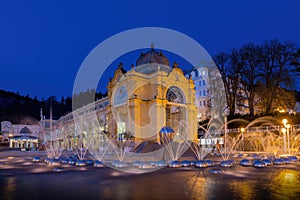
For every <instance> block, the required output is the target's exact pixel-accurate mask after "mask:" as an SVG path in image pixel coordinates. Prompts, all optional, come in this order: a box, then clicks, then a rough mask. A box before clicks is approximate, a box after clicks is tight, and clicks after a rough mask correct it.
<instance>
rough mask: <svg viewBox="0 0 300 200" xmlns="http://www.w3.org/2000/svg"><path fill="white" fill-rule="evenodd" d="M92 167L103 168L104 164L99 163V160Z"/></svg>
mask: <svg viewBox="0 0 300 200" xmlns="http://www.w3.org/2000/svg"><path fill="white" fill-rule="evenodd" d="M94 167H104V164H103V162H101V161H99V160H96V161H95V162H94Z"/></svg>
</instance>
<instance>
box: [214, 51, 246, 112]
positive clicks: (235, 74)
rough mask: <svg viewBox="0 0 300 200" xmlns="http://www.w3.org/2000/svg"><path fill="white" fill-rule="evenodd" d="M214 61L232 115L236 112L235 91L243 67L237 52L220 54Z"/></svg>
mask: <svg viewBox="0 0 300 200" xmlns="http://www.w3.org/2000/svg"><path fill="white" fill-rule="evenodd" d="M214 61H215V63H216V65H217V67H218V69H219V71H220V73H221V76H222V80H223V83H224V88H225V93H226V101H227V106H228V108H229V114H230V115H234V113H235V110H236V100H237V91H238V89H239V87H240V80H241V79H240V73H241V70H242V66H243V60H242V57H241V56H240V54H239V51H238V50H236V49H233V50H232V51H231V53H230V54H227V53H220V54H218V55H217V56H215V57H214Z"/></svg>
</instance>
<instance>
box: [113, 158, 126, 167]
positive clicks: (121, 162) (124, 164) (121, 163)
mask: <svg viewBox="0 0 300 200" xmlns="http://www.w3.org/2000/svg"><path fill="white" fill-rule="evenodd" d="M112 165H113V166H115V167H127V166H128V165H127V163H126V162H123V161H120V160H115V161H113V162H112Z"/></svg>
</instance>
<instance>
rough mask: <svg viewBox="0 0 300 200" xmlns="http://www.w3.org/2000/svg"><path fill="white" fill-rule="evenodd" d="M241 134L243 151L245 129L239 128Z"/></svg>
mask: <svg viewBox="0 0 300 200" xmlns="http://www.w3.org/2000/svg"><path fill="white" fill-rule="evenodd" d="M241 132H242V142H243V151H244V132H245V128H241Z"/></svg>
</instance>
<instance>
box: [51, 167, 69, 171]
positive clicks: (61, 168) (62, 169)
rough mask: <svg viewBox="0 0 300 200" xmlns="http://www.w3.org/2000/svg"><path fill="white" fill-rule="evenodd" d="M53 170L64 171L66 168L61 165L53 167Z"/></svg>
mask: <svg viewBox="0 0 300 200" xmlns="http://www.w3.org/2000/svg"><path fill="white" fill-rule="evenodd" d="M53 171H54V172H63V171H66V169H65V168H63V167H54V169H53Z"/></svg>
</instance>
